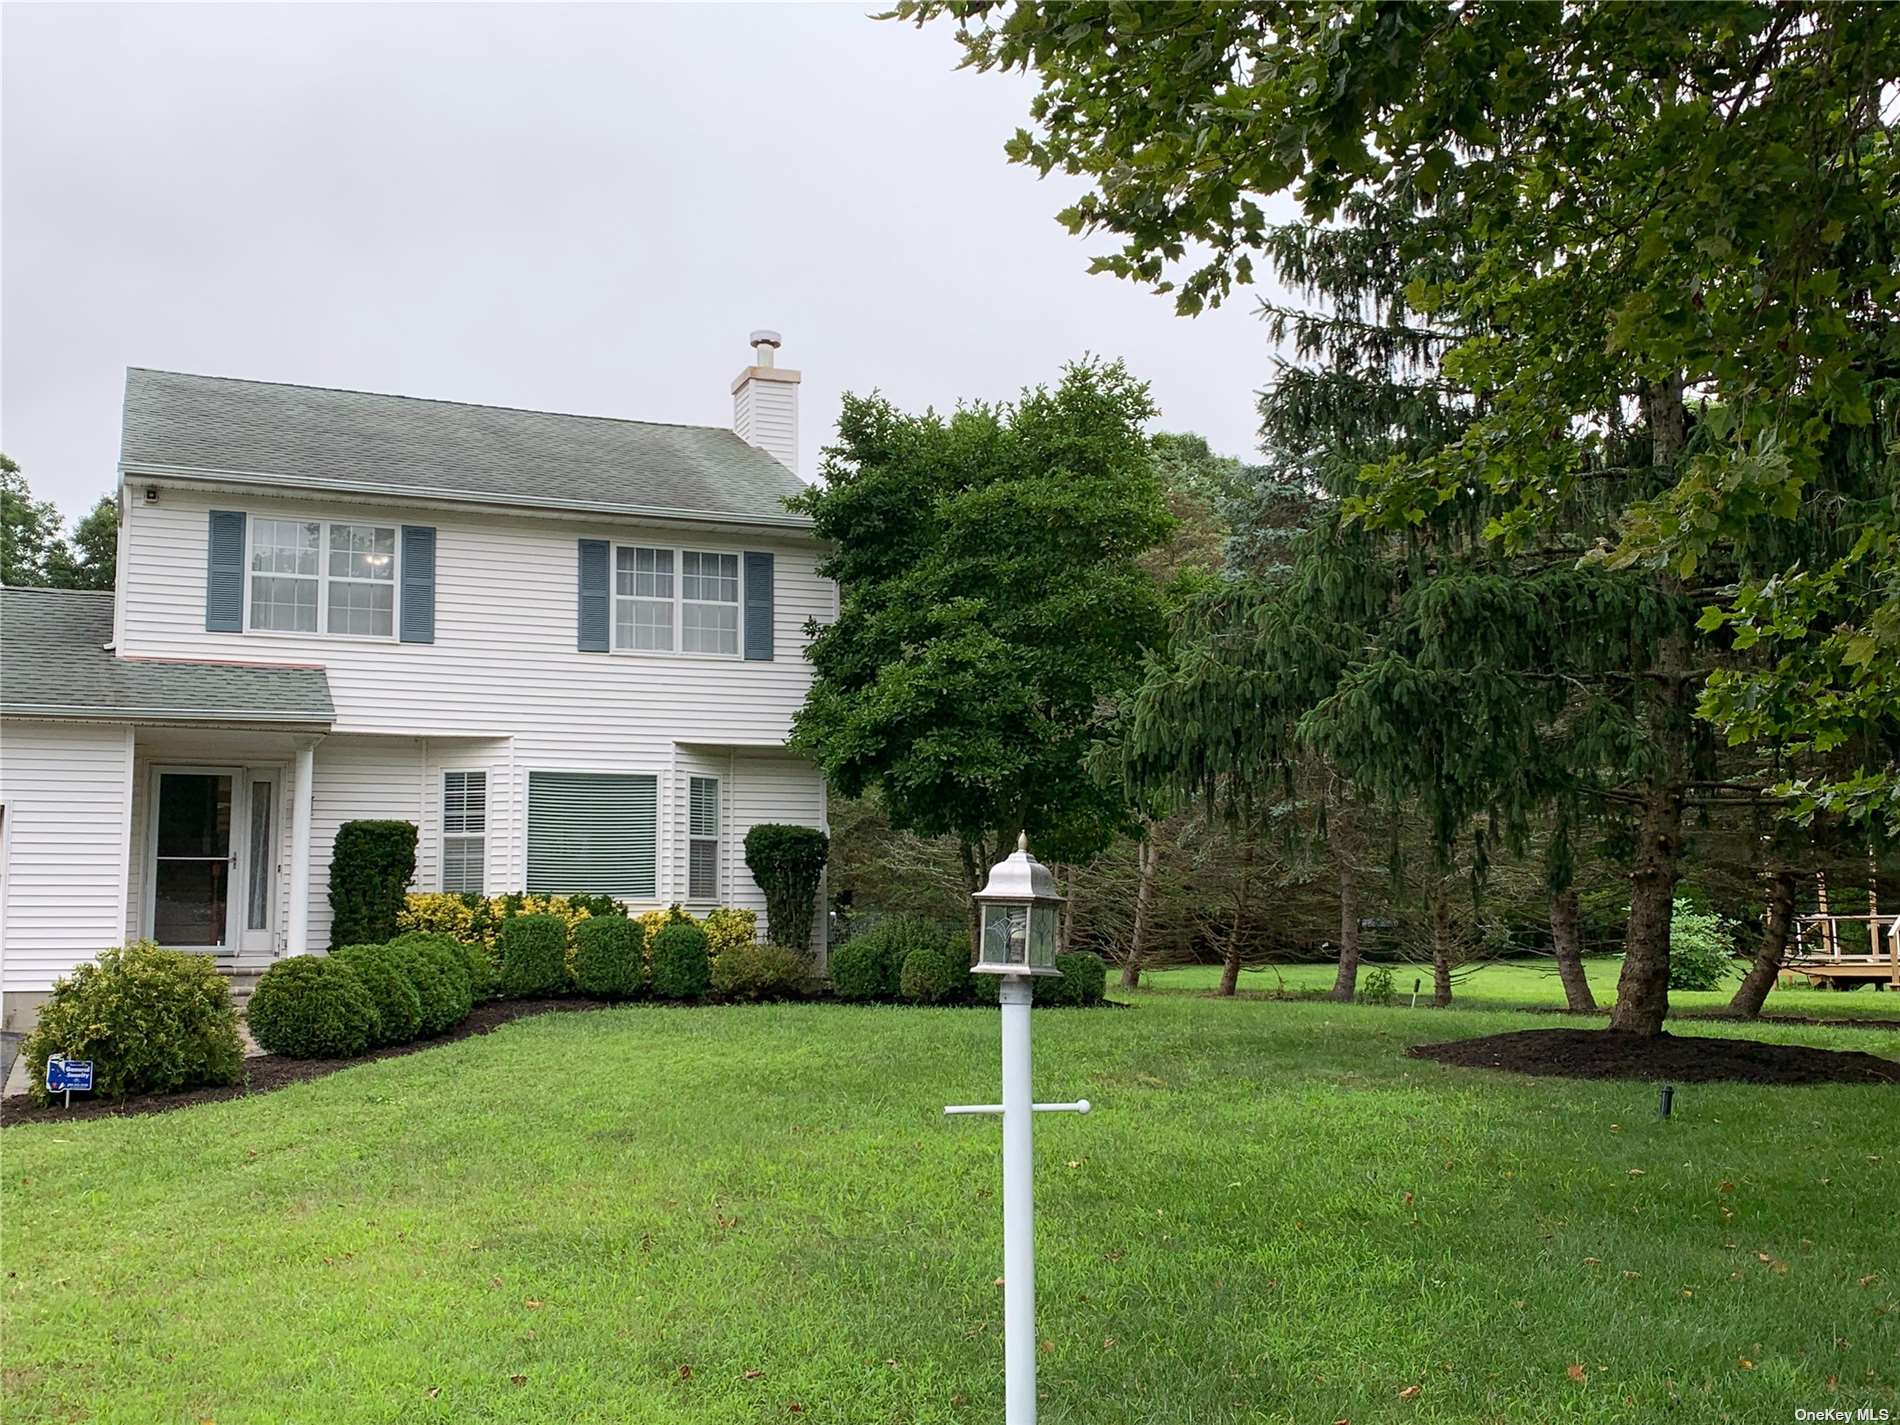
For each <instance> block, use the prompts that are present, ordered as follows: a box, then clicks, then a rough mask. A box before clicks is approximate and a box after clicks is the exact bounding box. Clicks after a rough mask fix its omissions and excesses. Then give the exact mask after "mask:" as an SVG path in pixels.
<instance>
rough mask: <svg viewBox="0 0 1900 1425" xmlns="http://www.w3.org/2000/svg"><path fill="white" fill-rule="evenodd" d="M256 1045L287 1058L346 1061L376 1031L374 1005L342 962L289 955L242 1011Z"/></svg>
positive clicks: (266, 973)
mask: <svg viewBox="0 0 1900 1425" xmlns="http://www.w3.org/2000/svg"><path fill="white" fill-rule="evenodd" d="M244 1018H245V1021H246V1022H247V1023H248V1024H249V1025H250V1026H251V1037H252V1038H253V1039H255V1040H256V1041H257V1043H258V1046H259V1047H260V1048H262V1049H266V1050H268V1051H269V1052H270V1053H273V1054H283V1055H286V1056H288V1057H289V1058H292V1059H349V1058H353V1057H354V1056H356V1055H358V1054H360V1053H362V1052H363V1051H364V1050H365V1049H367V1048H369V1046H370V1044H371V1042H372V1041H373V1040H374V1039H375V1038H376V1036H377V1035H378V1034H379V1033H380V1032H381V1025H380V1024H379V1023H378V1021H377V1016H376V1002H375V1001H374V1000H372V999H371V998H370V996H369V991H368V990H366V989H364V988H363V982H362V981H361V980H360V979H358V978H357V977H356V972H355V971H354V970H352V969H351V968H350V967H349V966H348V965H347V964H345V963H344V962H343V961H342V960H339V959H335V958H332V957H331V956H328V955H293V956H291V957H290V958H289V959H288V960H279V961H277V963H276V964H274V965H272V966H271V967H270V968H269V969H268V970H266V971H264V973H263V975H262V977H261V978H259V980H258V982H257V988H256V989H254V990H252V991H251V1001H250V1003H249V1004H248V1005H246V1006H245V1008H244Z"/></svg>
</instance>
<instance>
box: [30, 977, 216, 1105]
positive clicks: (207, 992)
mask: <svg viewBox="0 0 1900 1425" xmlns="http://www.w3.org/2000/svg"><path fill="white" fill-rule="evenodd" d="M20 1052H21V1053H22V1054H23V1055H24V1056H25V1058H26V1064H27V1072H28V1074H29V1076H30V1080H31V1082H30V1092H31V1093H32V1095H33V1097H34V1098H35V1099H37V1100H38V1101H40V1102H41V1103H44V1102H46V1101H47V1093H46V1061H47V1060H48V1059H49V1058H51V1057H52V1056H53V1055H55V1054H64V1055H65V1056H66V1057H67V1058H69V1059H90V1060H92V1083H93V1093H94V1095H95V1096H97V1097H101V1098H124V1097H125V1096H126V1095H127V1094H133V1093H168V1092H170V1091H172V1090H174V1089H189V1088H200V1087H204V1086H206V1085H212V1084H234V1083H236V1082H237V1080H238V1075H239V1072H240V1070H241V1068H242V1065H243V1062H244V1049H243V1045H242V1043H241V1041H240V1040H239V1039H238V1028H237V1011H236V1010H235V1009H233V1008H232V1006H231V989H230V986H229V985H228V984H227V983H226V982H225V978H224V976H223V975H221V974H219V973H218V967H217V966H216V965H215V964H213V963H212V961H211V958H210V957H209V956H207V955H191V954H187V953H185V952H183V951H179V950H161V949H159V947H158V946H156V945H154V944H152V943H151V942H150V941H149V940H139V941H134V942H133V943H132V944H130V945H126V946H122V947H115V948H113V949H111V950H107V951H104V952H102V953H101V954H100V956H99V958H98V959H97V960H95V961H92V962H90V963H88V964H84V965H81V966H79V967H78V968H77V969H75V970H74V971H73V972H72V974H70V975H67V976H64V977H62V978H61V979H60V980H59V981H58V983H56V984H55V985H54V986H53V995H52V998H51V999H49V1000H47V1002H46V1003H45V1004H44V1005H42V1006H41V1007H40V1017H39V1023H38V1025H37V1026H36V1027H35V1028H34V1030H33V1032H32V1033H31V1034H29V1035H28V1036H27V1038H26V1042H25V1044H23V1045H22V1046H21V1049H20Z"/></svg>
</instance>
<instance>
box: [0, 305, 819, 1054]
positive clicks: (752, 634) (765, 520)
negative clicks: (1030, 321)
mask: <svg viewBox="0 0 1900 1425" xmlns="http://www.w3.org/2000/svg"><path fill="white" fill-rule="evenodd" d="M754 338H755V340H754V364H752V365H751V366H748V367H747V368H746V369H745V370H744V371H742V372H741V373H740V375H739V377H738V379H737V380H735V381H734V382H733V385H732V394H733V428H732V429H730V430H726V429H717V428H709V427H703V426H684V425H663V424H654V423H648V422H644V421H633V420H617V419H608V418H604V417H595V416H573V415H555V414H550V413H547V412H542V411H526V410H511V409H505V408H499V407H492V406H474V405H462V404H457V403H455V402H451V401H435V400H418V399H411V398H407V397H402V396H383V395H371V394H366V393H363V392H357V391H334V390H323V389H316V388H312V387H306V386H288V385H277V384H272V383H268V382H261V381H243V380H228V379H224V378H219V377H207V376H188V375H181V374H177V373H173V372H166V371H148V370H139V369H134V370H132V371H129V372H128V373H127V376H126V389H125V413H124V430H123V439H122V447H121V458H120V465H119V471H120V483H119V492H118V499H119V564H118V579H117V584H118V587H117V590H116V592H115V593H81V592H64V591H56V590H42V589H7V590H5V591H3V592H0V719H3V721H0V850H3V852H4V859H3V860H0V866H3V868H4V880H0V976H3V978H4V993H5V1020H6V1027H7V1028H8V1029H14V1030H20V1029H25V1028H29V1027H30V1026H31V1022H32V1019H33V1017H34V1014H35V1011H36V1009H37V1006H38V1004H39V1003H40V1002H42V1000H43V999H44V996H45V993H46V991H47V990H49V989H50V988H51V986H52V984H53V981H54V980H55V979H56V978H57V977H58V976H60V975H62V974H64V973H65V972H67V971H68V970H70V969H72V968H73V967H74V966H75V965H77V964H79V963H81V962H83V961H85V960H88V959H90V958H91V957H92V956H93V955H95V954H97V952H98V951H99V950H100V949H102V948H104V947H106V946H109V945H114V944H118V943H120V942H122V941H126V940H132V939H151V940H156V941H158V942H159V943H160V944H163V945H167V946H175V947H180V948H185V949H191V950H199V951H202V952H204V953H206V954H210V955H215V956H216V957H218V959H219V961H220V962H221V963H222V964H225V965H227V966H229V967H230V968H232V969H233V970H236V971H242V970H245V969H247V968H255V967H261V966H262V965H264V964H267V963H268V962H269V961H271V960H272V959H274V958H277V957H279V956H284V955H296V954H300V953H303V952H305V951H314V950H321V949H323V948H324V947H325V946H326V945H327V944H328V941H329V924H330V911H329V899H328V889H329V877H330V849H331V845H332V842H333V839H334V837H335V834H336V830H337V827H338V826H340V825H341V824H342V823H344V822H346V821H352V820H356V819H359V818H365V817H373V818H391V819H399V820H404V821H410V822H414V823H415V825H416V826H417V828H418V832H419V845H418V854H417V867H416V878H415V883H414V888H415V889H416V890H426V891H458V892H481V893H486V894H491V895H492V894H499V893H502V892H505V891H517V890H526V891H539V892H556V893H565V892H576V891H586V892H603V893H606V894H608V895H612V896H616V897H618V898H620V899H622V900H624V901H627V902H628V903H629V904H630V905H631V906H632V907H633V908H634V909H636V910H638V909H642V908H647V907H652V906H663V905H667V904H670V903H672V902H675V901H677V902H680V903H682V904H684V905H685V906H687V907H688V908H689V909H708V908H711V907H713V906H717V905H738V906H746V907H751V908H754V909H756V910H758V911H759V912H760V919H761V925H762V928H763V921H764V909H765V905H764V898H763V896H762V895H761V894H760V892H759V890H758V888H757V886H756V885H755V884H754V883H753V881H752V878H751V876H750V874H749V873H748V872H747V870H746V865H745V860H744V853H743V847H742V842H743V840H744V837H745V834H746V831H747V829H748V828H750V827H751V826H753V825H755V824H757V823H760V822H794V823H799V824H803V825H810V826H820V827H822V826H824V825H825V792H824V783H823V780H822V778H821V777H820V776H819V774H818V772H817V771H816V770H815V769H814V768H813V767H812V766H811V764H810V763H808V762H806V761H803V760H801V759H800V758H797V757H795V756H793V755H791V754H790V753H788V752H787V751H786V748H785V742H786V737H787V735H788V733H789V730H790V724H791V718H792V714H793V713H794V712H795V711H796V710H797V708H798V707H799V705H800V704H801V703H802V702H803V700H804V697H805V692H806V688H807V686H808V685H809V682H810V678H811V670H810V666H809V665H808V664H807V662H806V661H805V658H804V646H805V641H806V634H805V629H806V625H807V621H808V620H813V619H816V620H819V621H821V622H822V621H826V620H829V619H831V618H832V617H833V616H834V615H835V614H836V611H837V594H836V590H835V588H834V587H833V586H832V585H831V584H830V583H829V582H828V581H826V580H824V579H822V578H820V577H819V575H818V573H817V569H816V564H817V560H818V557H819V552H820V551H819V549H818V547H817V545H816V544H815V542H814V540H813V538H812V536H811V533H810V529H809V521H807V520H806V519H804V518H803V517H802V516H798V515H794V514H791V513H788V512H787V510H786V509H785V504H784V501H785V498H786V496H788V495H791V494H794V493H796V492H797V491H798V490H799V489H801V488H802V485H801V482H800V481H799V479H798V477H797V475H796V473H795V464H796V451H797V439H798V407H797V397H798V373H797V372H795V371H790V370H786V369H784V368H782V367H779V366H777V365H776V364H775V362H774V360H773V356H774V350H775V348H776V346H777V344H778V339H777V337H776V335H775V334H773V333H766V332H760V333H755V334H754ZM822 919H823V918H822V917H820V920H821V921H822ZM814 948H819V947H814Z"/></svg>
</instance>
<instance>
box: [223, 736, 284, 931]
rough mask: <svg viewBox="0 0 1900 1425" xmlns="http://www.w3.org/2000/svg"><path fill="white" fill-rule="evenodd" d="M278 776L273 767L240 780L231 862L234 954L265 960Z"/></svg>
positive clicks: (273, 921) (277, 841)
mask: <svg viewBox="0 0 1900 1425" xmlns="http://www.w3.org/2000/svg"><path fill="white" fill-rule="evenodd" d="M283 788H284V774H283V772H282V770H281V769H279V768H276V767H252V768H250V769H249V770H247V771H246V772H245V774H244V809H243V819H242V821H241V822H240V823H239V850H240V854H239V856H238V858H237V862H236V865H237V874H238V878H239V879H238V889H237V890H236V891H235V892H234V893H233V896H232V898H233V900H235V901H236V902H237V903H238V907H239V911H238V924H239V930H238V948H239V950H241V951H242V952H243V953H244V954H246V955H261V956H264V957H266V958H269V957H270V956H271V955H273V954H274V953H275V952H276V949H277V874H278V865H277V853H278V850H279V848H280V847H282V845H283V840H282V837H281V835H280V833H279V827H280V826H281V825H282V823H281V822H280V821H279V820H278V818H279V817H281V816H282V815H283V810H282V807H283Z"/></svg>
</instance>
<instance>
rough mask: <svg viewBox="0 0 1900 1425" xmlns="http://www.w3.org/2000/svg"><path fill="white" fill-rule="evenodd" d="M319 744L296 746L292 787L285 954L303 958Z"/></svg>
mask: <svg viewBox="0 0 1900 1425" xmlns="http://www.w3.org/2000/svg"><path fill="white" fill-rule="evenodd" d="M316 771H317V745H316V743H315V742H314V741H310V742H304V743H300V744H299V745H298V747H297V769H296V771H295V773H294V774H293V775H292V777H291V787H290V921H289V924H288V925H287V926H286V927H285V930H284V953H285V954H287V955H302V954H304V953H306V952H307V951H308V950H309V943H310V793H311V788H312V785H313V783H314V782H315V780H316Z"/></svg>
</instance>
